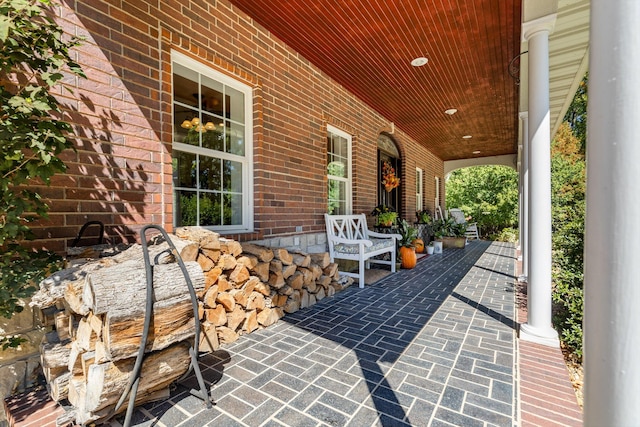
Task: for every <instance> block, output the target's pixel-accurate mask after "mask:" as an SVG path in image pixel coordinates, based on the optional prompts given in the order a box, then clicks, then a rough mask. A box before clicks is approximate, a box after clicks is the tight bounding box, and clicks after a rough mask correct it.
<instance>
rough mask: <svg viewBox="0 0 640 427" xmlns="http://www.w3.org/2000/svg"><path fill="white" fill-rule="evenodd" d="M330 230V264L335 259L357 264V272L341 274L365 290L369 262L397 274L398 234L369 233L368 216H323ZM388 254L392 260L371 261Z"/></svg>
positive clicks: (399, 237)
mask: <svg viewBox="0 0 640 427" xmlns="http://www.w3.org/2000/svg"><path fill="white" fill-rule="evenodd" d="M324 220H325V224H326V228H327V242H328V244H329V256H330V258H331V262H334V260H335V259H346V260H352V261H358V267H359V268H358V273H357V274H356V273H352V272H350V271H341V272H340V273H342V274H345V275H347V276H352V277H357V278H358V286H359V287H361V288H364V270H365V267H366V268H369V263H378V264H386V265H390V266H391V272H393V273H395V271H396V241H397V240H400V239H401V238H402V236H400V235H399V234H383V233H376V232H375V231H370V230H369V229H368V228H367V217H366V216H365V215H364V214H360V215H329V214H324ZM385 253H388V254H389V255H390V261H387V260H382V259H372V258H373V257H374V256H376V255H381V254H385Z"/></svg>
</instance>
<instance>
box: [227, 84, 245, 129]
mask: <svg viewBox="0 0 640 427" xmlns="http://www.w3.org/2000/svg"><path fill="white" fill-rule="evenodd" d="M225 90H226V93H227V97H226V100H227V105H226V112H227V115H226V116H225V117H226V118H228V119H231V120H233V121H234V122H240V123H244V94H243V93H242V92H240V91H238V90H235V89H234V88H231V87H229V86H227V87H226V88H225Z"/></svg>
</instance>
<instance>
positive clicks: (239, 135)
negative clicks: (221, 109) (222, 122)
mask: <svg viewBox="0 0 640 427" xmlns="http://www.w3.org/2000/svg"><path fill="white" fill-rule="evenodd" d="M226 141H227V152H228V153H231V154H237V155H239V156H244V126H242V125H239V124H236V123H231V122H227V128H226Z"/></svg>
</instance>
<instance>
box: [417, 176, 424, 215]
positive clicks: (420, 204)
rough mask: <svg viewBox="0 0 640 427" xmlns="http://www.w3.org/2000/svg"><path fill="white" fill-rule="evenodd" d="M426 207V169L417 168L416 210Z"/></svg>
mask: <svg viewBox="0 0 640 427" xmlns="http://www.w3.org/2000/svg"><path fill="white" fill-rule="evenodd" d="M423 209H424V171H423V170H422V169H421V168H418V167H417V168H416V212H418V211H421V210H423Z"/></svg>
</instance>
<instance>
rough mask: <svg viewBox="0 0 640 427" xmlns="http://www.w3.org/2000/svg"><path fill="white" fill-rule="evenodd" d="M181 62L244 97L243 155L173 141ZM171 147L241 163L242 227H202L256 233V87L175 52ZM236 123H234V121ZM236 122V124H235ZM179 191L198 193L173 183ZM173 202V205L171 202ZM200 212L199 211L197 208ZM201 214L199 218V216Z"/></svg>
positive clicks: (172, 59)
mask: <svg viewBox="0 0 640 427" xmlns="http://www.w3.org/2000/svg"><path fill="white" fill-rule="evenodd" d="M174 63H178V64H180V65H182V66H185V67H188V68H190V69H192V70H193V71H195V72H197V73H198V74H199V75H202V76H207V77H209V78H211V79H213V80H215V81H217V82H220V83H222V84H223V85H225V86H229V87H231V88H233V89H235V90H237V91H239V92H241V93H242V94H243V95H244V101H245V102H244V117H245V121H244V124H243V125H244V127H245V135H244V143H245V147H244V148H245V151H244V156H241V155H238V154H232V153H227V152H223V151H216V150H209V149H206V148H202V147H198V146H194V145H190V144H184V143H180V142H174V141H173V135H174V131H173V124H174V123H173V122H174V118H173V108H174V105H175V104H174V100H173V84H174V83H173V77H174V72H173V64H174ZM171 88H172V89H171V90H170V93H171V125H172V128H171V147H172V150H173V149H175V150H177V151H182V152H186V153H192V154H201V155H205V156H208V157H214V158H219V159H221V160H231V161H236V162H239V163H241V164H242V195H243V209H242V224H241V225H215V226H214V225H203V226H201V227H203V228H206V229H210V230H215V231H217V232H224V233H251V232H253V231H254V227H255V226H254V182H253V102H254V100H253V88H252V87H251V86H249V85H247V84H246V83H244V82H242V81H240V80H236V79H234V78H233V77H230V76H229V75H227V74H225V73H223V72H221V71H219V70H217V69H215V68H212V67H209V66H207V65H205V64H203V63H201V62H199V61H197V60H195V59H193V58H191V57H189V56H187V55H185V54H183V53H180V52H177V51H175V50H172V51H171ZM231 121H233V120H231ZM236 123H237V122H236ZM173 158H174V157H173V153H171V159H172V161H173ZM180 189H186V190H196V191H197V190H198V189H197V188H195V189H194V188H184V187H175V186H174V185H173V183H172V184H171V193H172V195H173V196H175V192H176V191H177V190H180ZM172 203H173V202H172ZM198 209H199V208H198ZM199 214H200V213H199V212H198V216H199ZM175 215H176V209H173V213H172V218H171V220H172V224H173V226H174V227H176V223H177V222H176V216H175Z"/></svg>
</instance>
